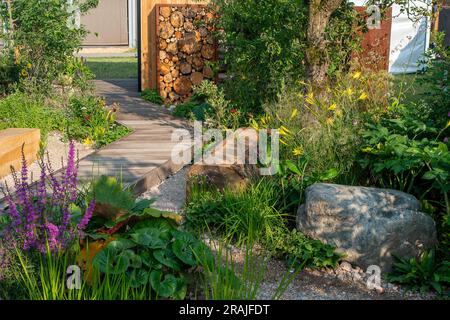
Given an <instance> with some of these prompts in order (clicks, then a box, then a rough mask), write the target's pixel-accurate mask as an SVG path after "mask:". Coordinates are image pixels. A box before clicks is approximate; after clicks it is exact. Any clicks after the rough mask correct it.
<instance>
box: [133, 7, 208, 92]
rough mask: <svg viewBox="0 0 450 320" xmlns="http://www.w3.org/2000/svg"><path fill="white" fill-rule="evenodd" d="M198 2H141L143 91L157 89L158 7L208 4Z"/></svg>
mask: <svg viewBox="0 0 450 320" xmlns="http://www.w3.org/2000/svg"><path fill="white" fill-rule="evenodd" d="M206 3H208V1H207V0H206V1H198V0H141V66H140V67H141V89H150V88H152V89H156V87H157V75H158V72H157V66H156V50H157V45H156V5H157V4H174V5H180V4H193V5H198V4H206Z"/></svg>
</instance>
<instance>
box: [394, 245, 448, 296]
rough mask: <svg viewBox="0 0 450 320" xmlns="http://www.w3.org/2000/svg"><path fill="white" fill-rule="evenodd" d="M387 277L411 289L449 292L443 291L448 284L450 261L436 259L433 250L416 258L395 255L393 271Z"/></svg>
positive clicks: (440, 292)
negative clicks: (403, 257) (402, 257)
mask: <svg viewBox="0 0 450 320" xmlns="http://www.w3.org/2000/svg"><path fill="white" fill-rule="evenodd" d="M387 278H388V280H389V281H392V282H396V283H400V284H403V285H406V286H408V287H409V288H410V289H412V290H420V291H421V292H426V291H429V290H430V289H434V290H435V291H436V292H438V293H439V294H447V295H449V294H450V292H445V289H446V288H447V289H448V288H449V286H450V262H449V261H443V262H440V263H439V262H438V261H436V257H435V252H434V250H431V251H427V252H424V253H423V254H422V256H421V257H420V258H418V259H416V258H412V259H409V260H406V259H401V258H398V257H395V263H394V271H393V272H392V273H390V274H388V277H387Z"/></svg>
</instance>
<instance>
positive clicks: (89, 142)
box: [83, 138, 94, 146]
mask: <svg viewBox="0 0 450 320" xmlns="http://www.w3.org/2000/svg"><path fill="white" fill-rule="evenodd" d="M83 144H84V145H85V146H92V145H93V144H94V141H93V140H92V139H91V138H86V139H84V141H83Z"/></svg>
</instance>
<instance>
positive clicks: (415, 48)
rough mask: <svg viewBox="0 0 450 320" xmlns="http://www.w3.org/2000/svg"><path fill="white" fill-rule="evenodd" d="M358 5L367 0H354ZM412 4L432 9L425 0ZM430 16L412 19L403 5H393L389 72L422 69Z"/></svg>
mask: <svg viewBox="0 0 450 320" xmlns="http://www.w3.org/2000/svg"><path fill="white" fill-rule="evenodd" d="M352 2H353V3H354V4H355V5H356V6H365V5H366V3H367V0H353V1H352ZM410 4H411V6H413V5H415V6H420V7H422V8H427V9H428V10H431V6H429V5H427V4H426V2H425V0H417V1H410ZM430 30H431V23H430V18H427V17H423V18H421V19H420V21H412V20H411V19H410V18H409V17H408V15H407V14H406V13H405V12H403V13H402V12H401V6H400V5H397V4H394V5H393V6H392V27H391V35H390V44H389V72H390V73H394V74H397V73H412V72H416V71H418V70H420V69H421V66H420V60H421V59H422V57H423V54H424V53H425V51H426V50H427V49H428V47H429V44H430Z"/></svg>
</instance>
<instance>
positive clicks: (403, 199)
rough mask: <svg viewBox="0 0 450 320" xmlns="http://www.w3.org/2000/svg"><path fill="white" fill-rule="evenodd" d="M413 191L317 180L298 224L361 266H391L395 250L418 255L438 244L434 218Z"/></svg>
mask: <svg viewBox="0 0 450 320" xmlns="http://www.w3.org/2000/svg"><path fill="white" fill-rule="evenodd" d="M419 210H420V204H419V201H417V199H416V198H415V197H413V196H412V195H409V194H406V193H403V192H400V191H397V190H387V189H376V188H365V187H350V186H343V185H335V184H323V183H319V184H314V185H312V186H311V187H309V188H307V189H306V203H305V204H304V205H302V206H300V208H299V211H298V215H297V227H298V229H299V230H300V231H302V232H303V233H305V234H306V235H308V236H310V237H312V238H314V239H319V240H321V241H323V242H325V243H328V244H330V245H332V246H334V247H336V248H337V251H338V252H340V253H344V254H345V255H346V258H345V260H347V261H349V262H352V263H354V264H356V265H358V266H361V267H363V268H367V267H368V266H370V265H378V266H380V267H381V269H382V270H383V271H390V270H391V269H392V263H393V257H392V255H393V254H395V255H397V256H400V257H414V256H418V255H419V254H420V253H421V252H422V251H423V250H424V249H429V248H431V247H433V246H434V245H435V244H436V243H437V238H436V226H435V223H434V221H433V219H432V218H431V217H430V216H428V215H426V214H425V213H422V212H420V211H419Z"/></svg>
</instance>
